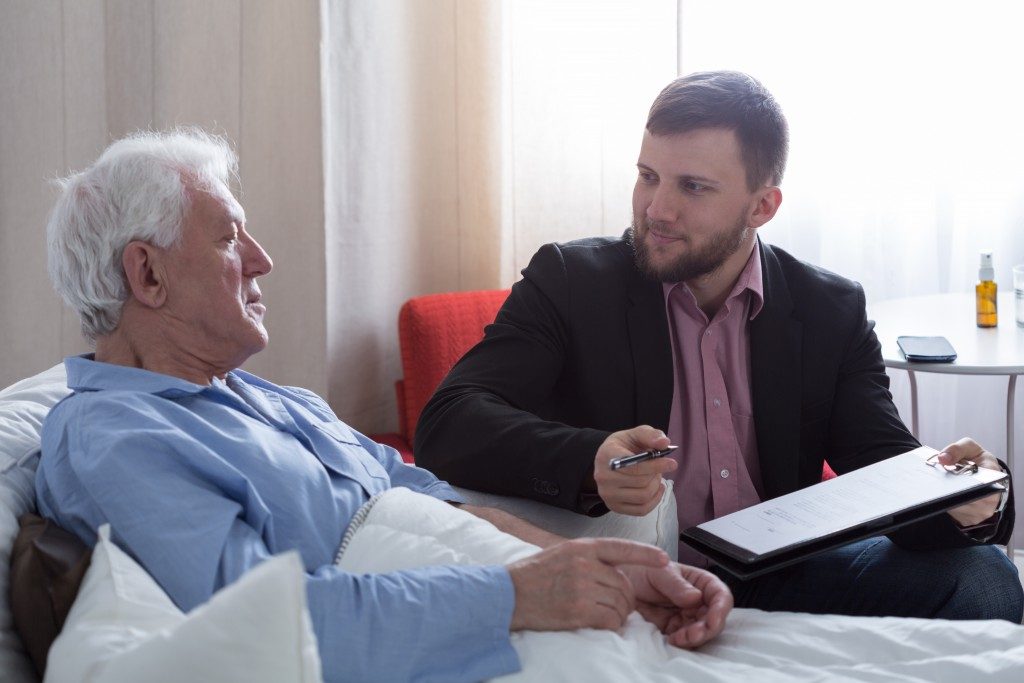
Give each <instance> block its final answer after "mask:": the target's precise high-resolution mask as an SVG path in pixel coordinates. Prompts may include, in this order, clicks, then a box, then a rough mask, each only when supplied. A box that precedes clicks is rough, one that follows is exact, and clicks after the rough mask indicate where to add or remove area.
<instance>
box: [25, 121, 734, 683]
mask: <svg viewBox="0 0 1024 683" xmlns="http://www.w3.org/2000/svg"><path fill="white" fill-rule="evenodd" d="M236 167H237V162H236V158H235V156H234V154H233V152H232V151H231V150H230V148H229V147H228V146H227V145H226V144H225V143H224V142H223V141H222V140H220V139H217V138H214V137H210V136H207V135H205V134H203V133H201V132H199V131H179V132H176V133H172V134H165V135H160V134H139V135H136V136H133V137H130V138H127V139H124V140H121V141H119V142H116V143H114V144H113V145H111V146H110V148H108V149H107V150H106V152H104V154H103V155H102V156H101V157H100V159H99V160H98V161H97V162H96V163H95V164H94V165H93V166H91V167H90V168H88V169H87V170H85V171H83V172H82V173H78V174H76V175H73V176H71V177H70V178H68V179H67V180H65V181H64V183H63V192H62V194H61V196H60V198H59V200H58V202H57V205H56V207H55V209H54V211H53V215H52V217H51V219H50V223H49V226H48V244H49V260H50V274H51V277H52V279H53V281H54V283H55V286H56V288H57V290H58V291H59V293H60V294H61V295H62V296H63V298H64V300H65V301H66V302H67V303H68V304H69V305H70V306H71V307H72V308H73V309H74V310H75V311H77V312H78V314H79V316H80V318H81V321H82V327H83V330H84V332H85V334H86V336H88V337H89V338H91V339H93V340H94V341H95V349H96V351H95V354H91V355H86V356H82V357H74V358H69V359H67V361H66V367H67V374H68V386H69V387H70V388H71V389H73V390H74V393H73V394H72V395H71V396H70V397H68V398H67V399H65V400H64V401H63V402H61V403H60V404H59V405H58V406H57V407H55V408H54V409H53V411H52V412H51V414H50V416H49V417H48V419H47V420H46V423H45V426H44V430H43V455H42V460H41V462H40V466H39V471H38V478H37V494H38V503H39V508H40V511H41V513H42V514H44V515H46V516H47V517H50V518H52V519H54V520H56V521H57V523H58V524H60V525H62V526H64V527H65V528H67V529H69V530H71V531H73V532H74V533H76V534H77V535H78V536H79V537H80V538H82V539H83V540H84V541H86V542H92V541H94V540H95V530H96V529H97V528H98V527H99V526H100V525H101V524H103V523H108V522H109V523H110V524H111V528H112V531H113V537H114V539H115V540H116V542H117V543H118V544H119V545H121V546H122V547H123V548H125V549H126V550H127V551H128V552H129V553H131V554H132V555H133V556H134V557H135V558H136V559H137V560H138V561H139V562H140V563H141V564H142V565H143V566H144V567H145V568H146V569H147V570H148V571H149V572H150V573H151V574H152V575H153V577H154V578H155V579H156V580H157V581H158V582H159V583H160V584H161V585H162V586H163V588H164V589H165V590H166V591H167V593H168V594H169V595H170V597H171V598H172V599H173V600H174V601H175V602H176V603H177V604H178V606H179V607H181V608H182V609H183V610H189V609H191V608H193V607H195V606H196V605H199V604H200V603H202V602H204V601H206V600H207V599H208V598H209V597H210V596H211V594H212V593H213V592H214V591H216V590H217V589H219V588H221V587H223V586H225V585H226V584H229V583H231V582H232V581H234V580H236V579H237V578H238V577H240V576H241V575H242V574H244V573H245V572H246V571H248V570H249V569H250V568H252V567H253V566H255V565H257V564H259V563H260V562H262V561H263V560H264V559H266V558H267V557H269V556H271V555H273V554H275V553H280V552H283V551H286V550H297V551H298V552H299V554H300V555H301V557H302V560H303V563H304V564H305V567H306V570H307V587H308V597H309V600H308V602H309V607H310V611H311V614H312V620H313V625H314V629H315V631H316V634H317V639H318V642H319V646H320V655H321V658H322V661H323V668H324V674H325V678H326V679H327V680H340V679H341V678H346V679H348V680H371V679H373V680H376V679H384V680H406V679H411V678H415V677H418V676H427V675H429V676H430V677H432V679H435V680H440V679H443V680H451V681H456V680H467V681H470V680H472V681H475V680H480V679H483V678H488V677H491V676H496V675H500V674H504V673H508V672H511V671H514V670H516V668H517V666H518V661H517V657H516V654H515V651H514V650H513V649H512V647H511V644H510V641H509V632H510V631H514V630H518V629H530V630H561V629H572V628H578V627H594V628H603V629H615V628H618V627H619V626H620V625H621V624H622V623H623V622H624V620H625V618H626V617H627V616H628V614H629V613H630V612H631V611H632V610H633V609H634V608H635V609H638V610H639V611H640V612H641V614H643V615H644V616H645V617H646V618H648V619H649V620H650V621H652V622H654V623H656V624H657V625H659V627H661V628H662V630H663V631H665V632H666V633H667V636H668V639H669V641H670V642H671V643H672V644H675V645H678V646H682V647H692V646H697V645H700V644H701V643H703V642H705V641H707V640H708V639H710V638H712V637H714V636H715V635H716V634H717V633H719V632H720V631H721V629H722V627H723V624H724V621H725V617H726V614H727V613H728V611H729V609H730V608H731V605H732V598H731V595H730V593H729V590H728V589H727V588H726V587H725V586H724V584H722V583H721V582H720V581H719V580H718V579H717V578H715V577H714V576H713V575H711V574H709V573H707V572H704V571H703V570H699V569H694V568H691V567H684V566H682V565H676V564H669V563H668V559H667V557H666V556H665V554H664V553H663V552H662V551H660V550H658V549H655V548H652V547H650V546H645V545H642V544H638V543H632V542H629V541H623V540H614V539H602V540H580V541H564V540H563V539H559V538H556V537H554V536H552V535H550V534H547V533H546V532H543V531H541V530H540V529H537V528H535V527H531V526H529V525H528V524H526V523H525V522H522V521H520V520H517V519H515V518H512V517H510V516H508V515H504V514H502V513H499V512H497V511H494V510H488V509H482V508H472V509H471V508H470V507H469V506H465V509H467V510H469V511H470V512H473V513H475V514H477V515H479V516H481V517H483V518H485V519H488V520H489V521H491V522H492V523H494V524H495V525H496V526H498V527H499V528H501V529H503V530H505V531H508V532H510V533H513V534H515V535H517V536H519V537H520V538H522V539H524V540H526V541H529V542H531V543H535V544H537V545H539V546H542V547H543V548H544V549H543V550H541V551H540V552H539V553H537V554H536V555H533V556H531V557H528V558H526V559H524V560H521V561H518V562H514V563H512V564H509V565H508V566H459V567H432V568H423V569H418V570H409V571H402V572H394V573H391V574H380V575H361V576H356V575H351V574H346V573H344V572H343V571H341V570H339V569H338V568H337V567H335V566H334V565H333V563H332V560H333V559H334V557H335V553H336V551H337V549H338V546H339V544H340V542H341V540H342V538H343V536H344V534H345V531H346V528H347V527H348V525H349V522H350V521H351V520H352V519H353V517H354V516H355V514H356V512H357V511H358V510H359V509H360V508H361V507H362V506H363V505H364V504H365V503H366V502H367V501H368V500H369V499H370V498H371V496H373V495H374V494H376V493H379V492H381V491H383V490H386V489H388V488H390V487H395V486H403V487H407V488H409V489H411V490H413V491H416V492H419V493H421V494H423V495H427V496H433V497H436V498H440V499H442V500H447V501H451V502H453V503H456V504H457V503H458V502H459V498H458V496H457V495H456V494H455V492H454V491H453V490H452V489H451V488H450V487H449V486H448V485H447V484H445V483H444V482H442V481H439V480H437V479H436V478H435V477H434V476H433V475H431V474H430V473H429V472H426V471H425V470H422V469H419V468H416V467H411V466H408V465H405V464H403V463H402V462H401V460H400V459H399V457H398V455H397V453H395V452H394V451H393V450H391V449H389V448H387V447H384V446H381V445H378V444H376V443H373V442H372V441H370V440H369V439H367V438H366V437H364V436H362V435H361V434H358V433H356V432H354V431H353V430H351V429H350V428H349V427H347V426H346V425H345V424H343V423H342V422H340V421H339V420H338V419H337V417H336V416H335V415H334V414H333V413H332V412H331V410H330V408H329V407H328V406H327V404H326V403H325V402H324V401H323V400H322V399H320V398H319V397H317V396H316V395H315V394H313V393H311V392H309V391H306V390H303V389H297V388H285V387H279V386H276V385H274V384H272V383H270V382H267V381H265V380H263V379H260V378H258V377H255V376H253V375H251V374H248V373H246V372H243V371H240V370H237V368H238V366H240V365H241V364H242V363H243V362H244V361H245V360H246V359H247V358H249V357H250V356H251V355H252V354H254V353H257V352H258V351H260V350H261V349H263V348H264V346H265V345H266V343H267V331H266V328H265V327H264V325H263V316H264V313H265V312H266V308H265V306H264V304H263V303H261V295H260V289H259V286H258V285H257V279H258V278H259V277H260V276H262V275H265V274H266V273H268V272H270V270H271V267H272V263H271V260H270V257H269V256H268V255H267V253H266V252H265V251H264V250H263V248H262V247H261V246H260V245H259V244H258V243H257V242H256V240H255V239H254V238H253V237H252V235H251V234H250V233H249V232H248V230H247V228H246V222H245V214H244V212H243V211H242V207H241V206H240V205H239V203H238V202H237V201H236V200H235V198H234V197H233V196H232V194H231V192H230V191H229V189H228V186H227V185H228V182H229V178H230V177H231V176H232V174H233V173H234V172H235V169H236Z"/></svg>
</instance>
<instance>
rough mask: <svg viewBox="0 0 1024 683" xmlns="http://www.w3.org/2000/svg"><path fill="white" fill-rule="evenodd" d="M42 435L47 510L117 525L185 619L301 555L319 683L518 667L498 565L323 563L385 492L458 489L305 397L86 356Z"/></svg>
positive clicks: (77, 523) (441, 677)
mask: <svg viewBox="0 0 1024 683" xmlns="http://www.w3.org/2000/svg"><path fill="white" fill-rule="evenodd" d="M65 367H66V368H67V374H68V387H69V388H71V389H72V390H73V391H74V392H75V393H73V394H72V395H71V396H69V397H68V398H66V399H65V400H63V401H62V402H61V403H59V404H58V405H57V406H56V407H55V408H54V409H53V410H52V411H51V413H50V415H49V417H48V418H47V419H46V422H45V424H44V425H43V443H42V450H43V455H42V459H41V460H40V464H39V470H38V473H37V476H36V493H37V496H38V505H39V510H40V513H41V514H43V515H44V516H46V517H49V518H51V519H54V520H55V521H56V522H57V523H58V524H59V525H60V526H62V527H64V528H66V529H68V530H70V531H72V532H74V533H75V534H77V535H78V536H79V538H81V539H82V540H84V541H85V542H87V543H90V544H91V543H94V542H95V540H96V529H97V528H98V527H99V526H100V525H101V524H104V523H110V525H111V530H112V533H113V538H114V540H115V541H116V542H117V544H118V545H119V546H120V547H122V548H124V549H125V550H126V551H127V552H128V553H130V554H131V555H132V556H133V557H134V558H135V559H136V560H137V561H138V562H139V563H140V564H141V565H142V566H143V567H145V568H146V570H147V571H148V572H149V573H150V574H151V575H152V576H153V578H154V579H156V581H157V582H158V583H159V584H160V585H161V586H162V587H163V588H164V590H165V591H166V592H167V594H168V595H169V596H170V597H171V599H172V600H174V602H175V603H176V604H177V605H178V606H179V607H180V608H181V609H182V610H186V611H187V610H190V609H192V608H193V607H195V606H196V605H199V604H201V603H203V602H205V601H206V600H208V599H209V598H210V596H211V595H212V594H213V592H214V591H216V590H218V589H219V588H222V587H223V586H225V585H227V584H230V583H231V582H233V581H235V580H236V579H237V578H239V577H240V576H241V575H242V574H244V573H245V572H246V571H248V570H249V569H251V568H252V567H254V566H255V565H257V564H259V563H260V562H262V561H263V560H265V559H267V558H268V557H270V556H271V555H274V554H277V553H281V552H284V551H287V550H297V551H298V552H299V554H300V555H301V557H302V561H303V564H304V565H305V568H306V572H307V574H306V586H307V596H308V598H309V610H310V614H311V616H312V620H313V627H314V629H315V631H316V635H317V641H318V643H319V648H320V657H321V660H322V662H323V671H324V678H325V680H327V681H342V680H346V681H372V680H384V681H404V680H417V681H478V680H480V679H483V678H489V677H492V676H498V675H501V674H505V673H509V672H512V671H516V670H517V669H518V668H519V661H518V657H517V656H516V654H515V650H514V649H513V648H512V646H511V643H510V641H509V623H510V622H511V618H512V610H513V607H514V600H515V598H514V591H513V587H512V582H511V579H510V578H509V575H508V571H507V570H506V569H504V568H503V567H431V568H423V569H416V570H410V571H402V572H395V573H390V574H376V575H362V576H355V575H352V574H347V573H345V572H343V571H341V570H339V569H338V568H337V567H335V566H334V565H333V561H334V556H335V553H336V551H337V549H338V546H339V544H340V543H341V539H342V537H343V536H344V533H345V530H346V528H347V526H348V524H349V522H350V521H351V519H352V517H353V515H354V514H355V513H356V511H357V510H358V509H359V507H360V506H361V505H362V504H363V503H365V502H366V501H367V500H369V498H370V497H371V496H372V495H374V494H375V493H378V492H380V491H383V490H385V489H388V488H390V487H393V486H405V487H407V488H409V489H412V490H413V491H418V492H420V493H424V494H427V495H431V496H435V497H437V498H440V499H442V500H453V501H458V500H459V498H458V496H457V495H456V494H455V492H454V491H452V489H451V488H450V487H449V486H448V485H447V484H446V483H444V482H442V481H439V480H438V479H437V478H436V477H434V476H433V475H432V474H430V473H429V472H427V471H426V470H423V469H420V468H417V467H412V466H410V465H406V464H404V463H403V462H402V460H401V458H400V457H399V456H398V453H397V452H396V451H395V450H394V449H392V448H388V447H386V446H382V445H380V444H377V443H374V442H373V441H371V440H370V439H368V438H366V437H365V436H363V435H362V434H359V433H358V432H355V431H353V430H352V429H350V428H349V427H348V426H346V425H345V424H344V423H342V422H340V421H339V420H338V418H337V417H336V416H335V415H334V413H333V412H332V411H331V409H330V408H329V407H328V406H327V404H326V403H325V402H324V401H323V400H322V399H320V398H319V397H318V396H316V395H315V394H313V393H312V392H309V391H306V390H304V389H296V388H286V387H278V386H276V385H273V384H271V383H270V382H267V381H265V380H262V379H260V378H258V377H256V376H254V375H250V374H248V373H246V372H242V371H240V370H236V371H234V372H231V373H228V375H227V377H226V381H224V382H221V381H215V382H214V384H213V385H211V386H203V385H198V384H192V383H191V382H188V381H185V380H182V379H178V378H176V377H171V376H168V375H161V374H158V373H154V372H149V371H146V370H140V369H138V368H130V367H124V366H120V365H111V364H108V363H99V362H96V361H94V360H91V359H90V358H89V357H87V356H86V357H72V358H68V359H67V360H66V361H65Z"/></svg>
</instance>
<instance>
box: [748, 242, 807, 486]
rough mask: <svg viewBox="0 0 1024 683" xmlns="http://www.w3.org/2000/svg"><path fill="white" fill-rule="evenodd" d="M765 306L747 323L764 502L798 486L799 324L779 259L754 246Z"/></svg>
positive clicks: (764, 248)
mask: <svg viewBox="0 0 1024 683" xmlns="http://www.w3.org/2000/svg"><path fill="white" fill-rule="evenodd" d="M758 248H759V249H760V251H761V272H762V277H763V278H764V280H763V282H764V307H763V308H762V309H761V312H760V313H759V314H758V316H757V317H756V318H754V320H752V321H751V323H750V374H751V392H752V395H751V398H752V401H753V406H754V430H755V433H756V434H757V452H758V459H759V460H760V462H761V481H762V483H763V484H764V493H765V496H766V497H767V498H774V497H776V496H779V495H781V494H783V493H788V492H790V491H793V490H795V489H796V488H797V487H798V486H799V470H800V468H799V461H800V394H801V392H800V386H801V380H802V378H801V376H800V374H801V373H800V368H801V354H802V351H803V349H802V348H801V339H802V327H803V326H802V324H801V323H800V321H799V320H797V319H795V318H794V317H793V300H792V298H791V297H790V293H789V287H788V285H787V284H786V279H785V276H784V274H783V272H782V267H781V265H780V264H779V261H778V259H777V258H776V257H775V254H774V253H773V252H772V250H771V247H769V246H766V245H765V244H764V243H762V242H760V241H759V244H758Z"/></svg>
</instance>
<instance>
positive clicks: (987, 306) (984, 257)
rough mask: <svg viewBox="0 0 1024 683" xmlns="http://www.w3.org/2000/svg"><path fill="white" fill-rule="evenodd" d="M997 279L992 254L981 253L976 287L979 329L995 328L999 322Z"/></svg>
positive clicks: (975, 299) (975, 296)
mask: <svg viewBox="0 0 1024 683" xmlns="http://www.w3.org/2000/svg"><path fill="white" fill-rule="evenodd" d="M995 277H996V274H995V270H994V269H993V268H992V252H991V251H983V252H981V264H980V267H979V268H978V284H976V285H975V286H974V301H975V305H976V306H977V319H978V327H995V326H996V324H997V323H998V322H999V311H998V310H997V308H996V283H995Z"/></svg>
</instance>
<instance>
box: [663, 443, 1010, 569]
mask: <svg viewBox="0 0 1024 683" xmlns="http://www.w3.org/2000/svg"><path fill="white" fill-rule="evenodd" d="M936 456H937V452H936V451H935V450H934V449H930V448H919V449H916V450H914V451H910V452H909V453H904V454H903V455H901V456H896V457H895V458H890V459H889V460H884V461H882V462H879V463H875V464H874V465H869V466H868V467H865V468H861V469H860V470H856V471H854V472H850V473H848V474H845V475H841V476H840V477H836V478H835V479H830V480H828V481H824V482H821V483H819V484H815V485H814V486H810V487H808V488H806V489H802V490H801V491H796V492H794V493H791V494H788V495H785V496H780V497H779V498H775V499H773V500H770V501H765V502H764V503H760V504H759V505H755V506H752V507H750V508H747V509H745V510H740V511H739V512H734V513H732V514H731V515H725V516H724V517H720V518H718V519H717V520H710V521H709V522H705V523H704V524H700V525H697V526H694V527H690V528H689V529H686V530H684V531H683V532H682V533H680V534H679V539H680V540H681V541H682V542H684V543H686V544H687V545H689V546H690V547H692V548H694V549H695V550H697V551H698V552H700V553H701V554H702V555H704V556H705V557H707V558H708V559H710V560H712V561H713V562H715V563H716V564H718V565H719V566H721V567H722V568H723V569H725V570H726V571H728V572H729V573H730V574H733V575H735V576H736V577H738V578H740V579H750V578H754V577H756V576H761V575H762V574H767V573H769V572H773V571H776V570H778V569H781V568H782V567H786V566H788V565H792V564H795V563H797V562H801V561H802V560H805V559H807V558H809V557H811V556H813V555H816V554H818V553H821V552H825V551H827V550H832V549H834V548H839V547H841V546H844V545H847V544H850V543H854V542H856V541H860V540H863V539H865V538H870V537H872V536H879V535H882V534H887V533H890V532H892V531H894V530H896V529H899V528H900V527H902V526H906V525H907V524H912V523H914V522H918V521H920V520H923V519H926V518H928V517H932V516H934V515H937V514H940V513H943V512H945V511H946V510H949V509H951V508H954V507H958V506H960V505H964V504H966V503H969V502H971V501H974V500H977V499H979V498H983V497H985V496H988V495H991V494H993V493H999V492H1000V491H1002V490H1003V489H1004V488H1005V487H1004V485H1003V484H1002V483H1000V482H1002V481H1003V480H1005V479H1006V478H1007V475H1006V474H1005V473H1002V472H996V471H994V470H986V469H982V470H980V473H979V468H978V467H977V465H973V467H972V466H970V465H969V466H964V467H951V468H946V471H945V472H943V474H942V476H943V477H951V478H953V479H952V480H948V482H952V481H954V480H955V484H951V485H952V486H954V487H955V488H956V489H957V490H956V491H954V492H952V493H945V494H943V495H939V496H935V495H933V492H931V493H927V494H924V495H923V496H921V497H916V498H915V496H914V494H913V492H909V493H907V494H906V496H905V497H906V499H907V500H913V501H914V502H911V503H909V504H904V503H905V502H906V501H901V503H900V504H899V505H898V509H889V510H887V511H885V512H883V513H880V514H879V513H878V510H877V509H874V508H872V509H871V510H868V511H866V512H865V513H864V514H863V515H861V518H860V519H858V520H857V521H856V522H855V523H853V524H844V525H842V526H841V527H838V528H836V527H828V525H827V523H826V524H825V525H823V526H824V528H823V529H815V530H813V532H809V537H807V538H801V539H799V540H795V541H792V540H791V539H789V540H788V541H787V539H786V535H785V534H782V536H783V540H782V542H781V543H779V544H778V545H777V547H768V548H765V547H759V548H754V549H752V548H750V547H747V546H746V545H743V544H741V543H737V542H733V540H732V539H734V538H735V537H737V536H741V537H742V533H734V532H733V531H732V530H731V527H732V528H737V529H743V528H744V527H748V528H750V529H749V533H751V534H755V533H756V532H757V530H756V529H753V528H752V526H753V525H756V524H759V523H761V524H763V523H765V522H764V520H765V519H766V518H771V512H775V513H776V515H781V516H782V517H784V516H785V514H786V513H787V510H788V511H789V512H793V513H794V514H799V513H800V512H801V508H800V507H793V506H800V505H801V504H802V503H806V501H807V500H813V499H814V496H815V495H816V493H815V490H817V491H818V492H820V494H821V495H824V496H825V497H826V498H827V496H828V495H829V494H828V493H827V492H825V490H826V489H828V488H832V489H837V490H840V489H842V488H843V486H844V483H849V482H840V483H839V484H831V482H837V481H838V480H841V479H843V478H849V477H851V475H857V476H856V477H855V478H854V479H855V481H853V485H852V486H850V487H848V488H849V489H850V490H851V491H856V489H857V486H858V485H862V484H863V483H865V482H871V481H872V480H874V481H879V477H887V476H889V475H891V474H893V473H894V472H893V471H894V470H895V469H896V466H895V465H896V464H898V465H900V466H901V467H903V468H904V469H903V470H902V471H903V472H904V473H905V472H906V471H908V470H906V466H907V463H908V462H913V464H914V466H915V467H925V468H927V469H928V470H930V471H934V470H936V466H935V465H936V463H935V462H934V458H935V457H936ZM897 459H903V460H902V461H901V462H899V463H896V462H895V461H896V460H897ZM940 467H941V466H940ZM871 470H874V472H872V471H871ZM890 470H893V471H890ZM865 471H867V472H865ZM858 473H859V474H858ZM932 478H933V479H934V477H932ZM948 482H947V483H948ZM830 485H831V486H830ZM882 507H884V503H883V505H882V506H881V507H878V509H882ZM889 507H890V508H892V507H893V505H890V506H889ZM758 509H760V510H758ZM766 511H771V512H766ZM804 512H805V510H804ZM730 518H733V521H730ZM723 529H724V530H725V531H726V533H722V530H723ZM757 536H758V538H757V542H758V543H761V544H762V545H765V544H767V545H770V543H769V542H768V541H766V540H765V539H764V538H763V534H757Z"/></svg>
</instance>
